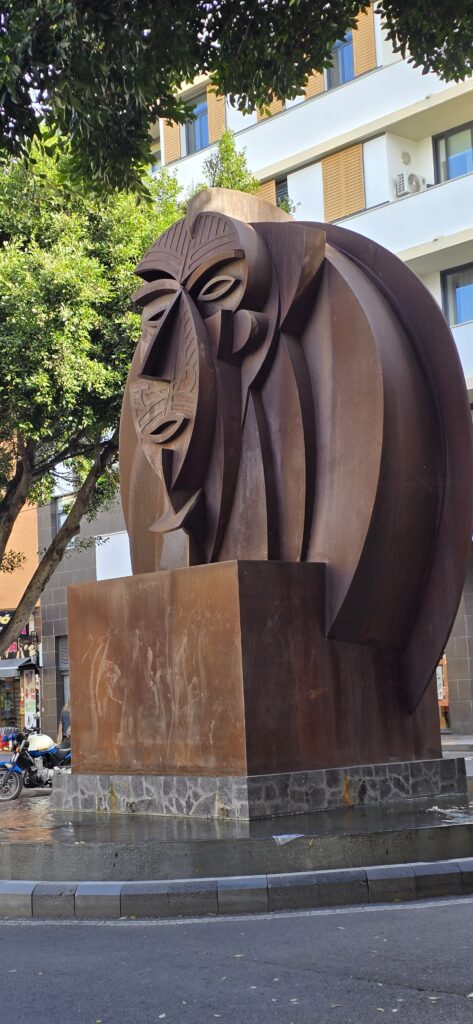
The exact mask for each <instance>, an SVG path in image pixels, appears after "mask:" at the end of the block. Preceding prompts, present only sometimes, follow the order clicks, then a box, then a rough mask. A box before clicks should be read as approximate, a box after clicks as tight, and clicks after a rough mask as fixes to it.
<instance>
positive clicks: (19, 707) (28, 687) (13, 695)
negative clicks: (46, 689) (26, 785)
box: [0, 658, 38, 749]
mask: <svg viewBox="0 0 473 1024" xmlns="http://www.w3.org/2000/svg"><path fill="white" fill-rule="evenodd" d="M37 707H38V676H37V675H36V664H35V662H34V661H32V660H31V658H5V659H2V660H0V743H1V746H2V748H3V749H6V748H7V747H8V744H9V740H10V737H11V736H13V735H15V733H17V732H18V730H19V729H24V728H25V726H31V725H33V723H34V716H35V714H36V710H37Z"/></svg>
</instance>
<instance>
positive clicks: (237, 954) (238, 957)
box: [233, 953, 245, 960]
mask: <svg viewBox="0 0 473 1024" xmlns="http://www.w3.org/2000/svg"><path fill="white" fill-rule="evenodd" d="M244 955H245V954H244V953H235V954H234V957H233V959H234V960H239V959H240V957H242V956H244Z"/></svg>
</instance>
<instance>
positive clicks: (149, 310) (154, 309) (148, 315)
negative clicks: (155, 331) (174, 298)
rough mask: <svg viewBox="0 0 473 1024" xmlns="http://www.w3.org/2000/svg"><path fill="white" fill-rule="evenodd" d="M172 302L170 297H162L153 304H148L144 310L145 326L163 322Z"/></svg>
mask: <svg viewBox="0 0 473 1024" xmlns="http://www.w3.org/2000/svg"><path fill="white" fill-rule="evenodd" d="M170 301H171V296H170V295H160V296H158V298H157V299H154V301H153V302H148V303H147V305H146V306H145V307H144V309H143V326H145V325H146V324H147V323H148V324H157V323H159V321H160V320H162V318H163V316H164V314H165V312H166V310H167V309H168V308H169V303H170Z"/></svg>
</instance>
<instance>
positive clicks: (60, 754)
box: [0, 716, 71, 801]
mask: <svg viewBox="0 0 473 1024" xmlns="http://www.w3.org/2000/svg"><path fill="white" fill-rule="evenodd" d="M36 717H38V716H36ZM37 728H38V727H37V725H35V726H33V727H32V728H27V729H24V731H23V732H21V733H19V734H18V736H17V737H16V740H15V741H14V747H15V749H14V753H13V754H12V756H11V757H10V759H9V760H8V761H0V801H2V800H16V799H17V797H19V795H20V793H21V790H22V789H23V786H26V787H27V788H30V789H32V788H34V787H39V788H42V789H44V788H46V787H51V786H52V783H53V778H54V776H55V774H57V773H59V772H66V773H67V774H69V772H70V770H71V751H70V748H64V747H58V746H57V744H56V743H55V742H54V740H52V739H51V737H50V736H46V734H45V733H38V732H37Z"/></svg>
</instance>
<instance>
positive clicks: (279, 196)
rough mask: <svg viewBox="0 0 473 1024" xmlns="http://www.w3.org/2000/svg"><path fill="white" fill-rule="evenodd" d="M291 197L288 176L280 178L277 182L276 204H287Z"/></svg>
mask: <svg viewBox="0 0 473 1024" xmlns="http://www.w3.org/2000/svg"><path fill="white" fill-rule="evenodd" d="M288 199H289V192H288V188H287V178H279V180H278V181H277V182H276V206H281V205H282V204H286V203H287V201H288Z"/></svg>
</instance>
